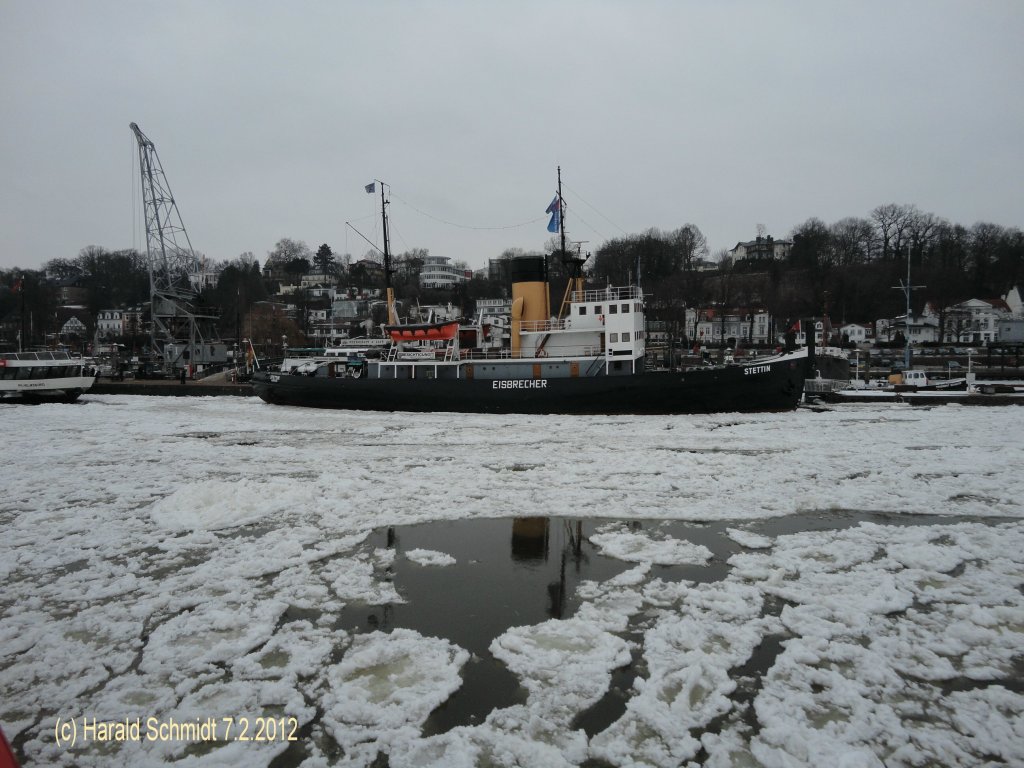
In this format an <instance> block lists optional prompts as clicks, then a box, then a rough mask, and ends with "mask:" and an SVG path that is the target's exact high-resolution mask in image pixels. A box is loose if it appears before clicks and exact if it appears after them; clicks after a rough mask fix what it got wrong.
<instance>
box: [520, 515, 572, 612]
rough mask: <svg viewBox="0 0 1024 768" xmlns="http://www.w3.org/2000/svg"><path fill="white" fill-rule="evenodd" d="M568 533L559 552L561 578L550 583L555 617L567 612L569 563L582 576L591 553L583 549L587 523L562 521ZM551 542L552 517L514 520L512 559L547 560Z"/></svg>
mask: <svg viewBox="0 0 1024 768" xmlns="http://www.w3.org/2000/svg"><path fill="white" fill-rule="evenodd" d="M561 524H562V528H563V532H564V534H565V539H564V542H563V543H562V546H561V551H560V552H559V558H560V563H559V567H558V580H557V581H552V582H550V583H549V584H548V585H547V591H548V604H547V608H546V612H547V614H548V615H549V616H551V617H552V618H554V619H561V618H563V616H564V614H565V602H566V595H567V589H566V572H567V570H568V567H569V565H570V564H571V565H572V567H573V571H574V572H575V573H576V575H577V576H579V573H580V568H581V567H582V566H583V565H584V564H585V563H586V561H587V559H588V558H587V556H586V554H584V552H583V523H582V522H581V521H579V520H576V521H575V522H572V521H569V520H563V521H561ZM550 546H551V519H550V518H547V517H519V518H516V519H515V520H513V521H512V559H513V560H515V561H517V562H521V563H528V562H530V561H541V562H547V560H548V553H549V550H550Z"/></svg>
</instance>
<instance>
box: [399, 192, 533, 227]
mask: <svg viewBox="0 0 1024 768" xmlns="http://www.w3.org/2000/svg"><path fill="white" fill-rule="evenodd" d="M391 197H392V198H394V199H395V200H397V201H398V202H400V203H402V205H405V206H406V207H408V208H411V209H412V210H414V211H416V213H418V214H420V215H421V216H426V217H427V218H428V219H433V220H434V221H437V222H439V223H441V224H447V225H448V226H449V227H457V228H458V229H471V230H501V229H518V228H519V227H526V226H529V225H530V224H536V223H537V222H538V221H544V219H545V218H547V217H546V216H539V217H537V218H535V219H530V220H529V221H523V222H520V223H518V224H506V225H503V226H499V227H473V226H469V225H468V224H456V223H455V222H454V221H447V220H445V219H442V218H439V217H437V216H434V215H433V214H430V213H427V212H426V211H421V210H420V209H419V208H417V207H416V206H415V205H413V204H412V203H410V202H409V201H408V200H403V199H402V198H401V197H399V196H398V195H396V194H395V193H394V192H392V193H391Z"/></svg>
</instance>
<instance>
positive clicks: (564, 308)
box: [558, 166, 590, 320]
mask: <svg viewBox="0 0 1024 768" xmlns="http://www.w3.org/2000/svg"><path fill="white" fill-rule="evenodd" d="M558 232H559V238H560V240H559V250H560V251H561V256H562V264H564V265H565V266H566V267H568V268H569V281H568V282H567V283H566V284H565V295H564V296H562V304H561V306H559V308H558V319H559V320H561V319H562V318H563V317H565V316H566V315H567V314H568V312H569V302H570V301H571V300H572V297H573V294H574V293H578V294H579V298H578V299H577V301H582V299H583V264H584V262H585V261H586V260H587V259H588V258H590V255H589V254H588V255H587V256H586V257H581V256H580V254H579V248H580V246H579V245H577V246H576V249H577V250H576V256H574V257H571V256H569V254H568V253H567V252H566V250H565V201H564V200H563V199H562V166H558Z"/></svg>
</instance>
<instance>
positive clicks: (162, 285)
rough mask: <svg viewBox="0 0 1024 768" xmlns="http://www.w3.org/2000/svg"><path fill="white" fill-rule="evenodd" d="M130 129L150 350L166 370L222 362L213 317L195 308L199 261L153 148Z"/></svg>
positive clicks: (221, 347)
mask: <svg viewBox="0 0 1024 768" xmlns="http://www.w3.org/2000/svg"><path fill="white" fill-rule="evenodd" d="M131 129H132V132H133V133H134V134H135V139H136V141H137V142H138V145H139V172H140V174H141V176H142V200H143V210H144V219H145V225H146V256H147V259H148V262H149V291H150V301H151V308H152V317H153V326H152V331H151V334H150V339H151V343H152V349H153V352H154V354H155V355H158V356H159V357H160V359H161V360H162V362H163V365H164V366H165V367H169V368H184V367H186V366H189V365H197V364H198V365H202V364H208V363H214V362H222V361H223V360H224V359H225V358H226V351H225V347H224V345H223V344H221V343H219V342H216V341H215V339H216V329H215V323H216V320H217V317H216V315H213V314H210V313H208V312H202V311H200V310H199V309H198V308H197V306H196V300H197V299H198V298H199V290H198V285H197V283H196V277H197V276H198V275H199V272H200V265H199V259H198V258H196V255H195V252H194V251H193V250H192V243H191V242H190V241H189V238H188V233H187V232H186V231H185V225H184V224H183V223H182V220H181V214H180V213H178V206H177V204H176V203H175V202H174V196H173V195H172V194H171V188H170V185H169V184H168V183H167V177H166V175H165V174H164V169H163V166H162V165H161V164H160V158H159V156H158V155H157V153H156V147H155V146H154V145H153V142H152V141H150V140H149V139H148V138H147V137H146V135H145V134H144V133H143V132H142V131H141V130H139V126H138V125H136V124H135V123H132V124H131Z"/></svg>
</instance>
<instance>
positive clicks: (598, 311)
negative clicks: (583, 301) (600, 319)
mask: <svg viewBox="0 0 1024 768" xmlns="http://www.w3.org/2000/svg"><path fill="white" fill-rule="evenodd" d="M594 314H595V315H600V314H601V305H600V304H597V305H596V306H595V307H594Z"/></svg>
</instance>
